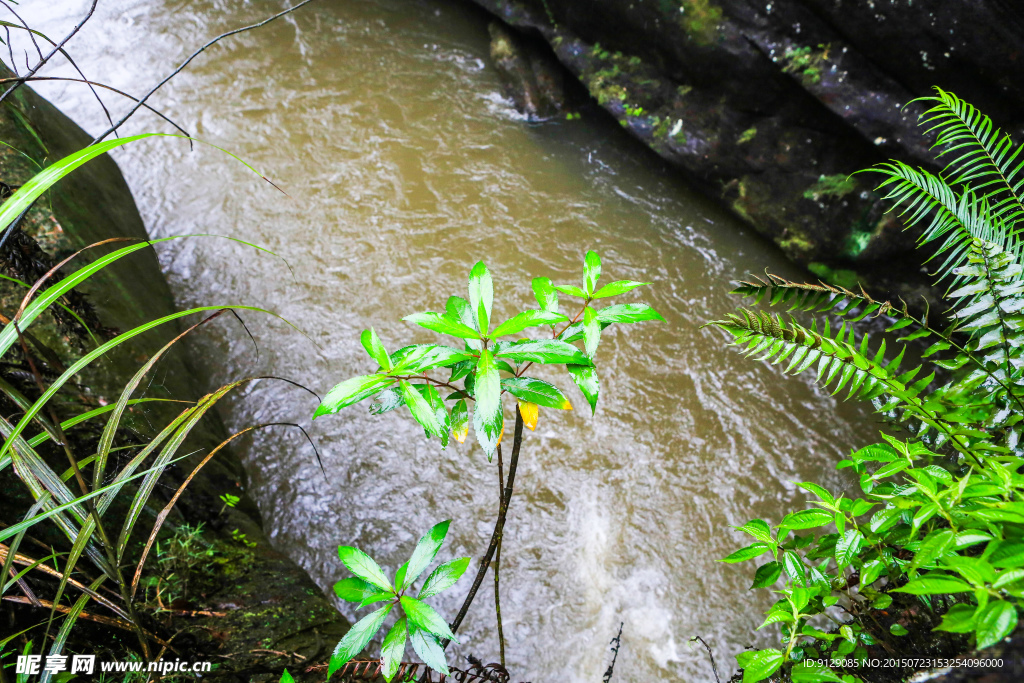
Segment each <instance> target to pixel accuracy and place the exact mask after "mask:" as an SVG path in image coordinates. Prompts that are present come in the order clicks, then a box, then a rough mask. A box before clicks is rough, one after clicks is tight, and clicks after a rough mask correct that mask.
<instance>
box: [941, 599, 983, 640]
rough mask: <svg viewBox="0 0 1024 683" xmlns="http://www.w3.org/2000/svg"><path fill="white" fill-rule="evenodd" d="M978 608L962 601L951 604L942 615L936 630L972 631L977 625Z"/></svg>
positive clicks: (951, 631)
mask: <svg viewBox="0 0 1024 683" xmlns="http://www.w3.org/2000/svg"><path fill="white" fill-rule="evenodd" d="M979 611H981V610H978V609H977V608H976V607H975V606H974V605H965V604H963V603H960V604H956V605H953V606H952V607H950V608H949V611H948V612H946V613H945V614H944V615H942V623H941V624H939V625H938V626H937V627H936V628H935V630H936V631H947V632H949V633H972V632H973V631H974V629H975V628H977V625H978V612H979Z"/></svg>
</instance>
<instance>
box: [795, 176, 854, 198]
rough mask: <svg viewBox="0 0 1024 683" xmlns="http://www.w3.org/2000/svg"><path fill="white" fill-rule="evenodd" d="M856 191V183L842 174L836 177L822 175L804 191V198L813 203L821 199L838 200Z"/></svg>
mask: <svg viewBox="0 0 1024 683" xmlns="http://www.w3.org/2000/svg"><path fill="white" fill-rule="evenodd" d="M856 189H857V181H855V180H853V179H852V178H850V177H849V176H845V175H843V174H842V173H838V174H836V175H822V176H819V177H818V182H816V183H814V185H812V186H810V187H809V188H807V189H806V190H804V198H806V199H810V200H813V201H820V200H821V199H822V198H823V197H833V198H835V199H839V198H841V197H845V196H846V195H848V194H850V193H851V192H853V191H854V190H856Z"/></svg>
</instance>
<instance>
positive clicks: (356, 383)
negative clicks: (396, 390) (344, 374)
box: [313, 375, 395, 420]
mask: <svg viewBox="0 0 1024 683" xmlns="http://www.w3.org/2000/svg"><path fill="white" fill-rule="evenodd" d="M394 383H395V380H394V379H393V378H391V377H388V376H387V375H360V376H359V377H353V378H351V379H347V380H345V381H344V382H342V383H341V384H339V385H337V386H336V387H334V388H333V389H331V390H330V391H328V392H327V395H326V396H324V400H323V401H321V402H320V405H319V407H317V409H316V412H315V413H313V419H314V420H315V419H316V418H318V417H320V416H321V415H327V414H328V413H336V412H338V411H339V410H341V409H342V408H347V407H348V406H350V405H352V404H353V403H358V402H359V401H362V400H363V399H364V398H368V397H370V396H373V395H374V394H376V393H377V392H379V391H380V390H381V389H386V388H387V387H389V386H391V385H392V384H394Z"/></svg>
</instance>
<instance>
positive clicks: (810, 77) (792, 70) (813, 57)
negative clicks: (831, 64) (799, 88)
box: [782, 44, 832, 84]
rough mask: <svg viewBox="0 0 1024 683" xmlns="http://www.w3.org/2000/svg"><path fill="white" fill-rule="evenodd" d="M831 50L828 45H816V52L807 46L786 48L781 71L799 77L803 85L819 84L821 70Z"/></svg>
mask: <svg viewBox="0 0 1024 683" xmlns="http://www.w3.org/2000/svg"><path fill="white" fill-rule="evenodd" d="M831 48H832V46H831V45H830V44H823V45H818V49H817V50H814V49H813V48H811V47H810V46H809V45H807V46H802V47H792V46H788V47H787V48H786V50H785V52H783V54H782V62H783V67H782V71H783V72H785V73H788V74H795V75H797V76H799V77H800V79H801V80H802V81H803V82H804V84H811V83H814V84H816V83H820V82H821V73H822V69H823V68H824V67H825V62H826V60H827V59H828V53H829V50H831Z"/></svg>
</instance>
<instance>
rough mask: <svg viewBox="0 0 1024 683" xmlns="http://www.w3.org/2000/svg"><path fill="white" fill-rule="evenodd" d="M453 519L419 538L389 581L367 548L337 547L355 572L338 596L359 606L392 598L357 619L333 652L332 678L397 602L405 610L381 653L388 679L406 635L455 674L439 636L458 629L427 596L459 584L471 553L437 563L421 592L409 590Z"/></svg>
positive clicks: (429, 660) (337, 588) (438, 666)
mask: <svg viewBox="0 0 1024 683" xmlns="http://www.w3.org/2000/svg"><path fill="white" fill-rule="evenodd" d="M449 524H450V520H446V521H444V522H441V523H440V524H437V525H435V526H434V527H433V528H431V529H430V531H428V532H427V533H426V534H425V535H424V536H423V538H421V539H420V541H419V543H417V544H416V549H415V550H413V553H412V557H410V558H409V561H408V562H406V563H405V564H403V565H402V566H401V567H399V568H398V571H397V572H395V578H394V581H389V580H388V579H387V577H386V576H385V575H384V572H383V570H382V569H381V568H380V566H379V565H378V564H377V563H376V562H374V561H373V559H372V558H371V557H370V556H369V555H367V554H366V553H364V552H363V551H362V550H359V549H358V548H352V547H350V546H345V545H343V546H340V547H339V548H338V555H339V557H341V561H342V563H344V565H345V567H346V568H347V569H348V570H349V571H350V572H352V573H353V574H355V576H354V577H351V578H348V579H343V580H341V581H339V582H338V583H336V584H334V592H335V593H336V594H337V595H338V597H339V598H341V599H342V600H346V601H348V602H358V603H359V606H360V607H366V606H367V605H371V604H374V603H378V602H387V603H388V604H387V605H384V606H383V607H381V608H380V609H378V610H376V611H374V612H373V613H372V614H370V615H368V616H365V617H363V618H362V619H360V620H359V621H357V622H356V623H355V624H354V625H353V626H352V628H351V629H350V630H349V632H348V633H346V634H345V636H344V637H343V638H342V639H341V641H340V642H339V643H338V645H337V647H336V648H335V649H334V652H333V653H332V654H331V663H330V667H329V668H328V670H327V678H330V677H331V676H332V675H333V674H334V672H335V671H337V670H338V669H340V668H341V667H342V666H344V665H345V664H346V663H348V661H349V660H350V659H352V658H353V657H355V656H356V655H357V654H359V653H360V652H362V650H363V648H364V647H366V644H367V643H369V642H370V639H371V638H373V636H374V635H375V634H376V633H377V631H379V630H380V628H381V626H382V625H383V624H384V618H385V617H387V615H388V613H389V612H390V611H391V610H392V609H393V608H395V607H399V608H401V610H402V612H403V613H404V615H405V616H403V617H401V618H400V619H399V620H398V621H397V622H395V625H394V626H392V627H391V629H390V630H389V631H388V634H387V635H386V636H385V637H384V643H383V645H382V646H381V655H380V657H381V663H382V667H383V674H384V679H385V680H387V681H391V679H392V678H393V677H394V675H395V673H396V672H397V671H398V667H399V665H400V664H401V663H402V655H403V654H405V645H406V640H408V641H410V642H411V643H412V647H413V649H414V650H415V651H416V654H418V655H419V656H420V658H422V659H423V661H424V662H426V664H427V666H429V667H430V668H432V669H434V670H435V671H438V672H440V673H442V674H444V675H445V676H448V675H449V674H450V672H449V671H448V666H447V664H446V662H445V656H444V649H443V648H442V647H441V643H440V642H439V639H441V638H444V639H447V640H455V634H453V633H452V632H451V630H450V629H449V628H448V624H447V623H446V622H445V620H444V619H442V618H441V615H440V614H438V613H437V611H435V610H434V608H433V607H431V606H430V605H428V604H427V603H425V602H423V600H424V599H426V598H429V597H432V596H434V595H437V594H438V593H441V592H442V591H445V590H448V589H449V588H451V587H452V586H454V585H455V583H456V582H457V581H458V580H459V579H460V578H461V577H462V575H463V574H464V573H465V572H466V568H467V567H468V566H469V558H468V557H460V558H457V559H454V560H449V561H448V562H445V563H444V564H440V565H438V566H437V567H436V568H435V569H434V571H432V572H431V573H430V575H429V576H427V578H426V580H425V581H424V582H423V585H422V586H420V590H419V593H417V595H416V597H412V596H409V595H406V592H407V591H409V590H410V589H411V588H412V584H413V583H414V582H415V581H416V579H417V578H419V576H420V574H422V573H423V572H424V570H426V568H427V567H428V566H430V563H431V562H433V561H434V558H435V557H437V553H438V551H440V550H441V545H443V544H444V538H445V536H447V535H448V525H449ZM455 642H458V641H457V640H456V641H455Z"/></svg>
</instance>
